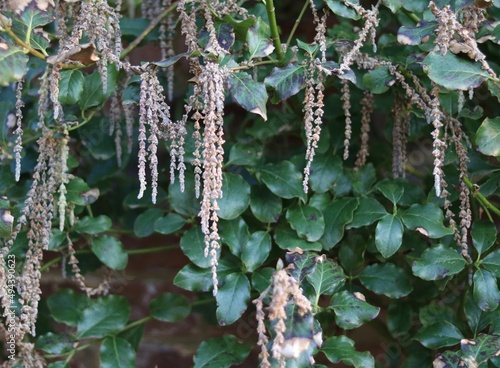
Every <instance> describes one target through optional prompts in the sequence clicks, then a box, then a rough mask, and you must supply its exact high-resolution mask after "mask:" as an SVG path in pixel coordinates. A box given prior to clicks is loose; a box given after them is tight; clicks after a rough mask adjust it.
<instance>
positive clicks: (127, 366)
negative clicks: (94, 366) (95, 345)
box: [100, 336, 136, 368]
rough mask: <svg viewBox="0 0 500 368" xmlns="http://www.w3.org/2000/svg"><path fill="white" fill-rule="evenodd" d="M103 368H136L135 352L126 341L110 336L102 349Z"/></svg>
mask: <svg viewBox="0 0 500 368" xmlns="http://www.w3.org/2000/svg"><path fill="white" fill-rule="evenodd" d="M100 356H101V365H100V367H101V368H116V367H120V368H134V367H135V366H136V365H135V363H134V361H135V351H134V348H133V347H132V345H131V344H130V343H129V342H128V341H127V340H125V339H122V338H121V337H117V336H110V337H107V338H105V339H104V341H103V342H102V344H101V348H100Z"/></svg>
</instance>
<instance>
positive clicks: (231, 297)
mask: <svg viewBox="0 0 500 368" xmlns="http://www.w3.org/2000/svg"><path fill="white" fill-rule="evenodd" d="M215 299H216V300H217V311H216V317H217V321H218V322H219V325H221V326H225V325H230V324H232V323H234V322H236V321H237V320H238V319H239V318H240V317H241V315H242V314H243V313H244V312H245V311H246V309H247V304H248V301H249V300H250V282H249V281H248V279H247V277H246V276H245V275H244V274H242V273H232V274H230V275H228V276H227V277H226V278H225V279H224V283H223V284H222V285H220V286H219V291H218V292H217V295H216V296H215Z"/></svg>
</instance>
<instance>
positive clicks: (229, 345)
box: [193, 335, 251, 368]
mask: <svg viewBox="0 0 500 368" xmlns="http://www.w3.org/2000/svg"><path fill="white" fill-rule="evenodd" d="M250 350H251V348H250V347H249V346H246V345H243V344H240V343H239V342H238V340H237V339H236V337H234V336H233V335H224V336H222V337H217V338H214V339H209V340H206V341H203V342H202V343H201V344H200V346H199V348H198V350H197V351H196V354H195V355H194V367H193V368H229V367H231V366H233V365H238V364H240V363H241V362H243V361H244V360H245V359H246V357H247V356H248V354H249V353H250Z"/></svg>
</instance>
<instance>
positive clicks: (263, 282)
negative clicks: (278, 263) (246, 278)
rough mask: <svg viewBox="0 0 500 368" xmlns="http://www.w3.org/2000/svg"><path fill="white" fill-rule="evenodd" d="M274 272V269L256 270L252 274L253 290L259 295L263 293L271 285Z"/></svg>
mask: <svg viewBox="0 0 500 368" xmlns="http://www.w3.org/2000/svg"><path fill="white" fill-rule="evenodd" d="M274 271H275V269H274V268H272V267H263V268H259V269H258V270H255V271H254V272H253V273H252V288H253V289H255V290H257V291H258V292H259V293H263V292H264V290H266V289H267V288H268V287H269V285H271V280H272V278H273V274H274Z"/></svg>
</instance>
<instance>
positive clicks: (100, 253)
mask: <svg viewBox="0 0 500 368" xmlns="http://www.w3.org/2000/svg"><path fill="white" fill-rule="evenodd" d="M92 252H94V254H95V255H96V256H97V258H99V260H100V261H101V262H102V263H104V264H105V265H106V266H108V267H109V268H111V269H112V270H123V269H124V268H125V267H126V266H127V263H128V254H127V252H125V250H124V249H123V244H122V242H121V241H120V240H118V239H116V238H115V237H113V236H109V235H101V236H99V237H97V238H95V239H94V240H93V241H92Z"/></svg>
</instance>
